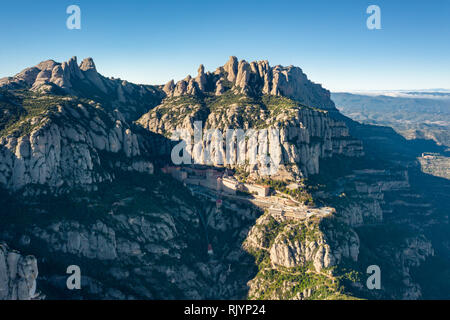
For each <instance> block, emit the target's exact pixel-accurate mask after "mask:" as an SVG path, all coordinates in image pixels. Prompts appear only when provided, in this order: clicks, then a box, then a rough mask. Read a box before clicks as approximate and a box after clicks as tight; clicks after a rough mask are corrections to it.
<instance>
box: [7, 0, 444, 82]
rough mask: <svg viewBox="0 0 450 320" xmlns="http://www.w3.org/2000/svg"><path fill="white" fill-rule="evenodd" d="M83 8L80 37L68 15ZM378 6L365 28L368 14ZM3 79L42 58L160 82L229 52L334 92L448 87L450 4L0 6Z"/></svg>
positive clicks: (319, 1)
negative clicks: (294, 69)
mask: <svg viewBox="0 0 450 320" xmlns="http://www.w3.org/2000/svg"><path fill="white" fill-rule="evenodd" d="M72 4H76V5H78V6H80V8H81V30H68V29H67V28H66V19H67V17H68V16H69V15H68V14H66V8H67V7H68V6H69V5H72ZM371 4H375V5H378V6H379V7H380V8H381V26H382V29H381V30H369V29H367V27H366V19H367V17H368V16H369V15H368V14H367V13H366V8H367V7H368V6H369V5H371ZM0 35H1V40H2V44H1V46H0V77H3V76H10V75H13V74H15V73H17V72H19V71H21V70H22V69H24V68H25V67H28V66H32V65H35V64H37V63H39V62H40V61H42V60H46V59H54V60H56V61H65V60H68V59H69V58H70V57H71V56H77V57H78V59H79V61H81V59H83V58H85V57H89V56H90V57H93V58H94V61H95V63H96V65H97V69H98V71H99V72H100V73H102V74H103V75H105V76H114V77H120V78H122V79H126V80H129V81H132V82H137V83H147V84H161V83H165V82H167V81H168V80H170V79H175V80H177V79H181V78H184V77H185V76H186V75H187V74H192V75H194V74H196V73H197V68H198V65H199V64H201V63H203V64H204V65H205V67H206V69H207V70H211V71H213V70H215V68H216V67H217V66H219V65H223V64H224V63H225V62H226V60H227V59H228V57H229V56H230V55H235V56H237V57H238V58H239V59H246V60H247V61H252V60H265V59H267V60H269V62H270V64H271V65H276V64H282V65H290V64H293V65H297V66H300V67H301V68H302V69H303V71H304V72H305V73H306V74H307V75H308V77H309V78H310V79H311V80H313V81H314V82H317V83H321V84H322V85H323V86H325V87H326V88H328V89H330V90H334V91H350V90H393V89H427V88H447V89H449V88H450V1H449V0H429V1H414V0H412V1H407V0H403V1H402V0H389V1H379V0H373V1H363V0H361V1H360V0H355V1H351V0H341V1H336V0H335V1H331V0H330V1H323V0H315V1H299V0H296V1H294V0H290V1H287V0H286V1H285V0H277V1H266V0H240V1H235V0H226V1H216V0H209V1H203V0H192V1H187V0H183V1H178V0H172V1H150V0H147V1H145V0H127V1H125V0H122V1H115V0H110V1H94V0H86V1H84V0H83V1H75V0H73V1H65V0H55V1H49V0H48V1H35V0H31V1H22V0H15V1H4V0H2V1H1V7H0Z"/></svg>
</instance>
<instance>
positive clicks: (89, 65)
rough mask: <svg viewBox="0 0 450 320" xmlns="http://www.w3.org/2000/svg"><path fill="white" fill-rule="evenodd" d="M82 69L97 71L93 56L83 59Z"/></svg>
mask: <svg viewBox="0 0 450 320" xmlns="http://www.w3.org/2000/svg"><path fill="white" fill-rule="evenodd" d="M80 69H81V70H83V71H87V70H94V71H97V69H96V68H95V63H94V60H93V59H92V58H91V57H89V58H86V59H83V61H82V62H81V64H80Z"/></svg>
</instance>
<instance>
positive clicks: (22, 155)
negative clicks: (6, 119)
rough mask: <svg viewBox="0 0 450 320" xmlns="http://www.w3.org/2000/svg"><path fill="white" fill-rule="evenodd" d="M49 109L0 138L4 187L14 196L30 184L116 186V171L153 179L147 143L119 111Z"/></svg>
mask: <svg viewBox="0 0 450 320" xmlns="http://www.w3.org/2000/svg"><path fill="white" fill-rule="evenodd" d="M40 102H41V103H42V101H40ZM47 103H48V104H49V109H48V110H47V111H44V112H43V113H41V114H38V115H36V116H34V117H29V118H27V119H25V120H23V121H22V126H21V127H19V128H18V129H16V130H14V131H10V133H9V134H6V135H4V136H2V137H0V185H2V186H3V187H6V188H7V189H11V190H14V191H15V190H19V189H21V188H23V187H24V186H27V185H31V184H34V185H43V186H48V187H51V188H53V189H57V188H59V189H61V188H64V187H73V186H85V187H89V186H92V185H94V184H96V183H100V182H103V181H112V179H113V177H114V174H113V172H112V171H113V169H114V168H119V169H122V170H125V171H138V172H145V173H150V174H151V173H153V164H152V162H151V161H150V160H149V157H148V154H149V153H151V152H152V151H151V149H150V147H149V143H148V142H146V141H145V139H143V137H142V136H140V135H139V134H136V132H135V131H134V129H133V128H132V127H130V126H129V125H128V124H127V122H126V121H125V119H124V117H123V116H122V115H121V113H120V112H119V111H117V110H116V111H115V112H112V113H107V112H105V110H104V109H102V108H101V107H100V106H99V105H98V104H97V105H96V104H93V103H92V104H89V103H81V102H79V101H77V100H76V99H72V98H64V99H63V100H59V101H58V102H54V101H52V100H49V101H48V102H47ZM24 127H26V128H29V129H24ZM104 154H111V155H114V156H115V157H116V159H112V158H111V157H110V159H108V158H105V157H104V156H103V155H104Z"/></svg>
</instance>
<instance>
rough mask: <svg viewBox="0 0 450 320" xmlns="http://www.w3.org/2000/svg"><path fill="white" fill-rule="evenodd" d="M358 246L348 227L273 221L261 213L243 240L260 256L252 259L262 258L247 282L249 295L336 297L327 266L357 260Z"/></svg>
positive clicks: (250, 249) (358, 243) (340, 294)
mask: <svg viewBox="0 0 450 320" xmlns="http://www.w3.org/2000/svg"><path fill="white" fill-rule="evenodd" d="M333 223H336V222H335V221H334V222H333ZM359 245H360V242H359V237H358V235H357V234H356V232H354V231H353V230H352V229H350V228H348V227H344V228H329V226H328V227H321V226H320V223H319V222H318V221H314V220H305V221H301V222H299V221H277V220H276V218H274V217H273V216H271V215H270V213H265V214H264V215H263V216H261V217H260V218H258V220H257V221H256V223H255V225H254V226H253V227H252V229H251V230H250V232H249V234H248V236H247V238H246V240H245V242H244V244H243V247H244V249H245V250H247V251H248V252H250V253H252V254H253V255H255V256H256V257H261V256H262V257H265V258H262V259H261V258H259V259H258V258H257V261H261V260H262V262H261V264H260V265H259V269H260V271H259V273H258V274H257V275H256V277H255V278H253V279H252V280H251V281H249V283H248V284H249V287H250V289H249V297H250V298H252V299H261V298H264V299H308V298H311V295H316V296H315V298H316V299H319V298H320V299H327V298H329V297H330V296H333V297H334V298H336V299H338V298H340V297H342V296H343V293H342V292H340V291H339V289H338V288H336V286H335V283H337V279H336V278H335V277H334V274H333V272H332V268H333V267H335V266H338V265H339V264H341V263H343V262H346V263H349V261H350V262H351V263H354V262H357V261H358V256H359ZM329 281H331V284H330V283H329ZM274 284H276V285H275V286H274ZM327 286H328V287H327ZM272 288H273V289H272ZM319 292H321V293H319ZM322 294H323V295H322Z"/></svg>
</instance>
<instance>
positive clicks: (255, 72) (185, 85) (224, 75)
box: [164, 57, 336, 110]
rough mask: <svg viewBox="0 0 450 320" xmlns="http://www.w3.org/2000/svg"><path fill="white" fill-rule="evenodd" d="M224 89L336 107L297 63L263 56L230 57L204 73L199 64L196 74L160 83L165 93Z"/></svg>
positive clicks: (193, 92)
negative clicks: (276, 62) (272, 62)
mask: <svg viewBox="0 0 450 320" xmlns="http://www.w3.org/2000/svg"><path fill="white" fill-rule="evenodd" d="M227 90H231V91H232V92H233V93H235V94H239V93H245V94H252V95H260V94H266V95H274V96H284V97H287V98H290V99H293V100H296V101H299V102H300V103H302V104H305V105H308V106H314V107H316V108H320V109H323V110H336V107H335V105H334V103H333V101H332V100H331V99H330V92H329V91H328V90H326V89H324V88H322V86H321V85H319V84H315V83H313V82H311V81H310V80H308V78H307V77H306V75H305V74H304V73H303V72H302V70H301V69H300V68H299V67H294V66H289V67H283V66H279V65H278V66H275V67H271V66H270V65H269V62H268V61H267V60H264V61H254V62H250V63H249V62H247V61H245V60H241V61H238V59H237V58H236V57H230V60H228V62H227V63H226V64H225V65H224V66H223V67H219V68H217V70H216V71H215V72H213V73H211V72H207V73H205V72H204V67H203V65H201V66H200V67H199V69H198V75H197V77H196V78H191V77H190V76H188V77H187V78H185V79H183V80H180V81H179V82H177V83H176V84H174V82H173V80H172V81H170V82H169V83H167V84H166V85H165V87H164V91H165V92H166V94H167V96H169V97H173V96H175V97H176V96H180V95H186V94H188V95H189V94H197V93H206V92H212V93H214V94H216V95H221V94H223V93H224V92H226V91H227Z"/></svg>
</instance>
